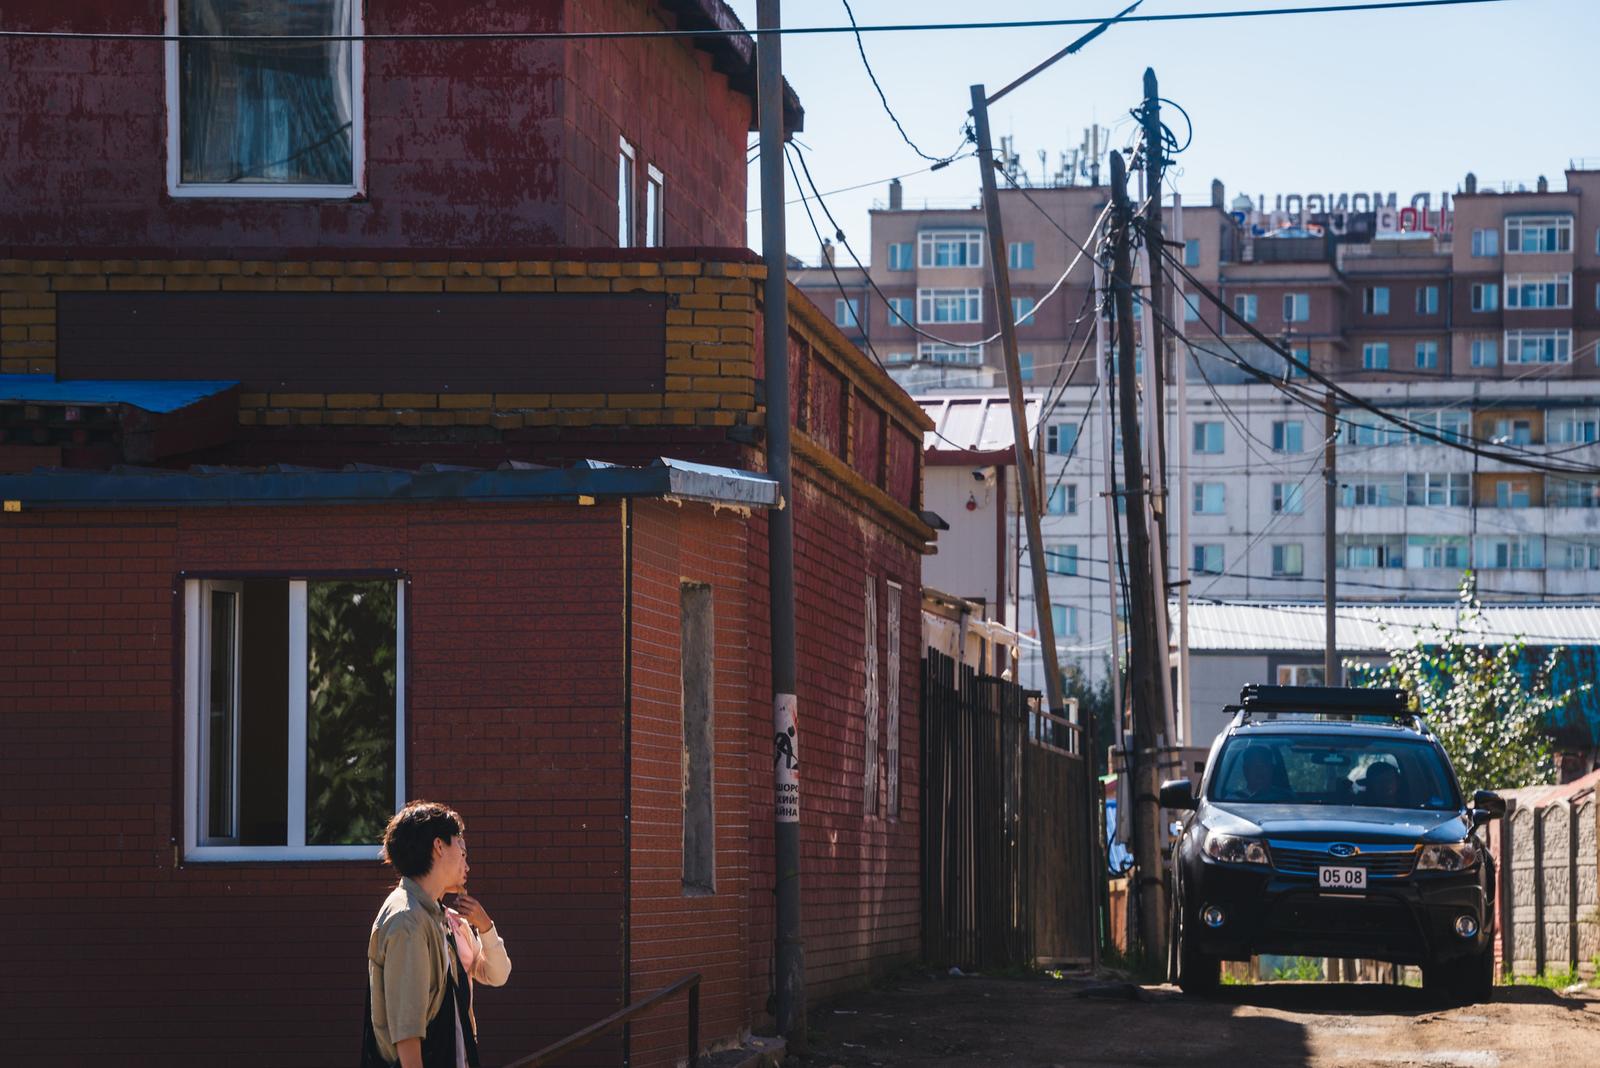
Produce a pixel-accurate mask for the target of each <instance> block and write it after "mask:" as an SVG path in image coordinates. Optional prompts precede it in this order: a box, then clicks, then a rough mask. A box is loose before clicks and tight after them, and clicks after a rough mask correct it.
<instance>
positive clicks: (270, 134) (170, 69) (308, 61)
mask: <svg viewBox="0 0 1600 1068" xmlns="http://www.w3.org/2000/svg"><path fill="white" fill-rule="evenodd" d="M362 30H363V27H362V5H360V4H357V3H354V2H353V0H298V2H296V3H293V4H289V3H281V2H280V3H273V4H270V5H269V4H260V3H257V4H237V3H228V2H226V0H166V33H167V35H168V36H169V37H179V36H184V35H228V34H237V35H303V36H308V35H318V34H324V35H358V34H360V33H362ZM363 61H364V56H363V45H362V43H361V42H360V41H306V42H296V43H295V44H293V45H285V44H283V43H277V42H266V41H261V42H257V41H245V40H229V41H192V42H184V41H179V40H169V41H167V42H166V83H167V85H166V89H167V192H168V193H169V194H171V195H172V196H175V197H273V198H277V199H285V198H297V199H314V198H320V199H348V198H349V197H353V196H357V195H359V194H360V193H361V192H362V185H363V183H364V181H365V174H364V171H365V152H366V134H365V129H364V121H365V112H366V107H365V103H364V100H363V85H364V82H363V79H364V75H363Z"/></svg>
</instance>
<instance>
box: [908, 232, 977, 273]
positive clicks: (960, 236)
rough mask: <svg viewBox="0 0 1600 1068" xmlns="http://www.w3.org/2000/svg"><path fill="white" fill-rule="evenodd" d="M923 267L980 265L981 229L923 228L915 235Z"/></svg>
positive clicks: (919, 258)
mask: <svg viewBox="0 0 1600 1068" xmlns="http://www.w3.org/2000/svg"><path fill="white" fill-rule="evenodd" d="M917 245H918V247H919V249H920V252H919V254H918V262H919V263H920V264H921V265H922V266H923V267H982V266H983V231H982V230H924V231H923V232H922V233H920V234H918V235H917Z"/></svg>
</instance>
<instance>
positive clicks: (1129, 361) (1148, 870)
mask: <svg viewBox="0 0 1600 1068" xmlns="http://www.w3.org/2000/svg"><path fill="white" fill-rule="evenodd" d="M1111 198H1112V205H1113V211H1112V216H1113V224H1112V233H1113V234H1114V240H1113V243H1112V247H1113V257H1112V279H1111V284H1112V297H1113V299H1114V300H1115V302H1116V309H1117V318H1116V321H1117V397H1118V404H1119V406H1120V407H1121V418H1122V460H1123V466H1122V472H1123V474H1122V478H1123V493H1124V495H1125V499H1126V500H1127V501H1128V507H1127V520H1128V585H1129V591H1130V592H1129V596H1130V603H1129V605H1128V626H1129V628H1130V630H1131V633H1130V639H1131V642H1130V645H1131V649H1130V653H1129V665H1128V684H1129V688H1130V690H1131V691H1132V698H1133V725H1134V733H1133V746H1132V748H1131V749H1130V750H1129V753H1128V756H1129V758H1130V759H1131V760H1132V761H1133V762H1134V763H1133V766H1134V782H1133V832H1134V834H1133V845H1134V850H1133V853H1134V863H1135V865H1136V866H1137V868H1138V873H1137V881H1136V882H1135V884H1134V895H1133V899H1134V900H1135V901H1136V902H1137V905H1138V910H1139V930H1140V934H1141V939H1142V942H1143V948H1144V952H1145V954H1146V957H1147V959H1149V960H1165V959H1166V953H1167V894H1166V884H1165V881H1164V880H1163V878H1162V867H1163V864H1162V850H1161V838H1160V835H1161V805H1160V801H1159V799H1158V790H1159V787H1160V783H1159V782H1158V781H1157V779H1158V777H1159V774H1160V771H1159V768H1158V767H1157V765H1156V760H1155V755H1156V753H1155V743H1156V735H1157V733H1158V726H1159V724H1160V722H1161V718H1163V717H1162V713H1161V704H1160V691H1159V689H1158V678H1157V672H1158V671H1164V670H1165V669H1166V661H1167V655H1166V650H1167V636H1166V635H1165V634H1163V635H1160V636H1159V639H1158V637H1157V635H1156V633H1155V622H1156V619H1157V616H1156V589H1155V584H1156V578H1157V576H1156V574H1155V572H1154V571H1153V569H1152V564H1153V561H1152V559H1151V554H1150V530H1149V528H1148V526H1146V524H1145V509H1144V508H1143V507H1142V506H1141V502H1142V500H1143V497H1144V494H1145V493H1146V492H1147V490H1146V488H1145V484H1144V458H1143V455H1142V453H1141V450H1140V445H1139V415H1138V397H1137V392H1138V390H1137V387H1136V386H1135V383H1134V369H1133V363H1134V337H1133V268H1132V265H1131V261H1130V258H1129V245H1130V244H1131V243H1132V239H1133V227H1134V226H1135V225H1136V224H1135V221H1134V219H1133V211H1132V208H1131V207H1130V206H1129V204H1128V174H1127V169H1126V167H1125V165H1124V163H1123V160H1122V154H1121V153H1119V152H1112V153H1111Z"/></svg>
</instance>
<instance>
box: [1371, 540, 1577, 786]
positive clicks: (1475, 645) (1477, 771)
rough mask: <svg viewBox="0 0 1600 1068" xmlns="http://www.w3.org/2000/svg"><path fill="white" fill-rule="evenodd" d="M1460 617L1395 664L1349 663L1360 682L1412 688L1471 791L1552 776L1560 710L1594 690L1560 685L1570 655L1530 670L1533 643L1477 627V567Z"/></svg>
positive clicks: (1465, 582) (1397, 656) (1415, 702)
mask: <svg viewBox="0 0 1600 1068" xmlns="http://www.w3.org/2000/svg"><path fill="white" fill-rule="evenodd" d="M1459 601H1460V604H1459V607H1458V608H1457V609H1456V618H1455V623H1454V625H1453V626H1452V627H1450V628H1449V629H1448V630H1445V631H1444V632H1443V634H1442V635H1441V637H1440V639H1439V640H1438V641H1437V642H1436V643H1434V644H1429V643H1427V642H1426V641H1424V640H1422V639H1420V638H1419V639H1418V641H1417V642H1416V644H1415V645H1413V646H1411V647H1410V648H1404V649H1396V650H1395V651H1394V652H1393V653H1392V654H1390V660H1389V662H1388V663H1387V664H1380V665H1374V664H1364V663H1356V662H1354V661H1346V662H1345V668H1346V669H1347V670H1349V671H1350V672H1351V677H1352V679H1353V680H1354V682H1355V685H1358V686H1377V687H1395V688H1399V689H1404V690H1409V691H1410V692H1411V699H1412V707H1413V708H1414V709H1415V710H1416V711H1418V712H1420V713H1422V715H1423V716H1425V717H1426V718H1427V721H1428V725H1429V727H1431V728H1432V729H1433V732H1434V733H1435V734H1436V735H1438V737H1439V741H1440V742H1441V743H1442V744H1443V745H1444V748H1445V752H1447V753H1449V754H1450V761H1451V763H1452V764H1454V765H1455V769H1456V775H1457V776H1459V777H1460V779H1461V783H1462V786H1463V787H1464V788H1465V789H1466V790H1467V791H1468V792H1470V791H1472V790H1476V789H1511V788H1515V787H1519V786H1534V785H1539V784H1542V783H1548V782H1551V781H1552V780H1553V778H1554V775H1555V764H1554V760H1553V758H1552V755H1551V746H1550V733H1549V728H1550V724H1551V722H1552V719H1553V717H1554V715H1555V713H1557V712H1558V711H1559V710H1561V709H1562V708H1564V707H1566V705H1567V703H1568V702H1569V701H1571V700H1572V698H1573V697H1574V695H1575V694H1578V693H1580V692H1582V691H1583V690H1584V689H1587V688H1588V684H1584V685H1583V686H1581V687H1578V688H1576V689H1568V690H1557V689H1556V688H1555V687H1554V685H1553V684H1552V681H1551V680H1552V678H1553V676H1554V674H1555V672H1556V669H1557V666H1558V664H1559V662H1560V659H1561V657H1562V655H1563V652H1564V651H1563V650H1562V649H1559V648H1557V649H1552V650H1550V653H1549V655H1548V656H1547V657H1546V658H1545V660H1544V662H1543V663H1542V664H1539V665H1537V666H1535V667H1534V668H1533V670H1532V671H1531V672H1527V673H1524V671H1523V670H1521V669H1520V661H1521V658H1522V654H1523V651H1524V649H1525V647H1526V643H1525V642H1524V641H1522V639H1520V638H1518V639H1515V640H1512V641H1507V642H1505V643H1504V644H1500V645H1490V644H1488V643H1487V642H1486V641H1485V640H1484V636H1483V635H1481V634H1480V633H1479V632H1478V630H1477V624H1478V623H1479V622H1481V621H1482V619H1483V605H1482V602H1480V601H1479V599H1478V595H1477V583H1476V580H1475V579H1474V578H1473V575H1472V572H1470V571H1469V572H1467V573H1466V575H1465V576H1463V578H1462V582H1461V593H1460V595H1459Z"/></svg>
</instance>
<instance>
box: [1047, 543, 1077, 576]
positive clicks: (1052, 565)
mask: <svg viewBox="0 0 1600 1068" xmlns="http://www.w3.org/2000/svg"><path fill="white" fill-rule="evenodd" d="M1044 569H1045V570H1046V571H1048V572H1050V573H1051V574H1052V575H1076V574H1077V573H1078V547H1077V546H1076V545H1071V544H1063V545H1046V546H1045V549H1044Z"/></svg>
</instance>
